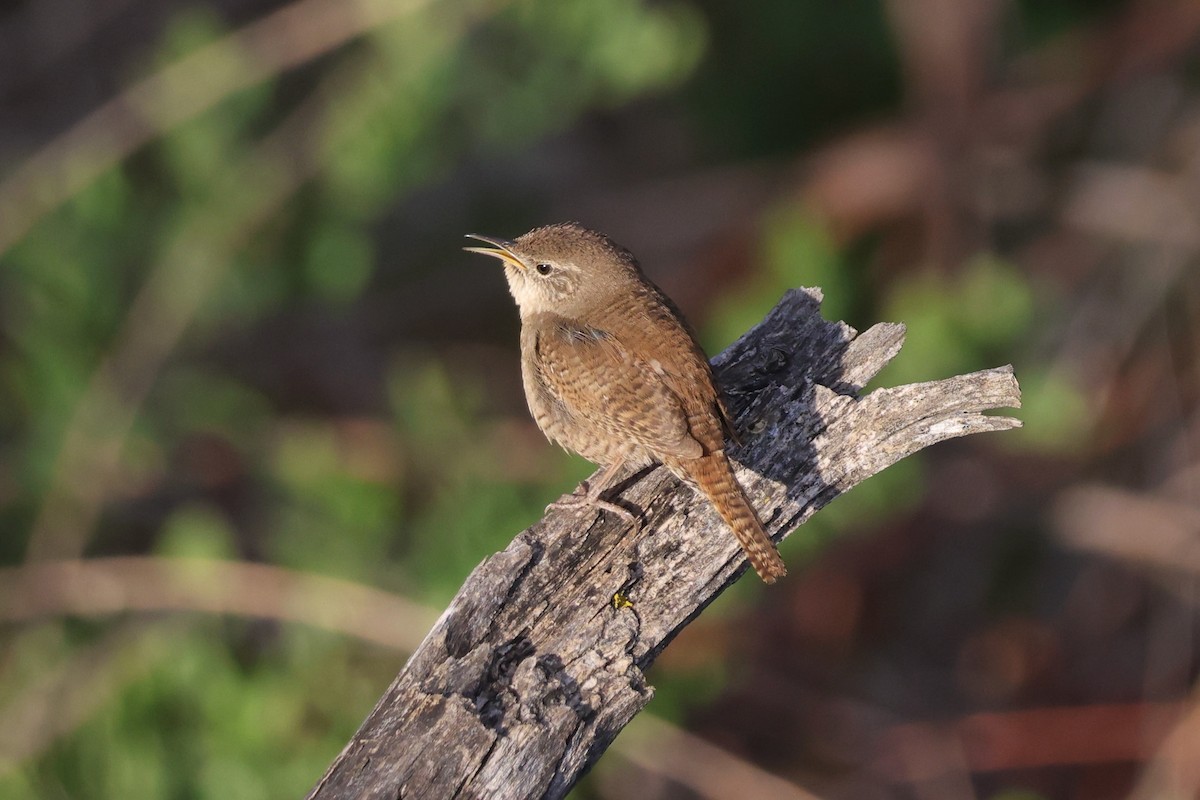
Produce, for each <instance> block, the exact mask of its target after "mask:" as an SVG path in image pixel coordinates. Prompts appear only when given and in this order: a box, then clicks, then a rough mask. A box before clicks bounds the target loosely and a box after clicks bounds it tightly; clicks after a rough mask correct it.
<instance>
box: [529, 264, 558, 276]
mask: <svg viewBox="0 0 1200 800" xmlns="http://www.w3.org/2000/svg"><path fill="white" fill-rule="evenodd" d="M534 269H536V270H537V271H538V275H549V274H550V273H551V272H553V271H554V267H552V266H550V265H549V264H547V263H546V262H545V261H543V262H541V263H540V264H538V265H536V266H535V267H534Z"/></svg>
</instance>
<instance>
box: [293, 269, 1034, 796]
mask: <svg viewBox="0 0 1200 800" xmlns="http://www.w3.org/2000/svg"><path fill="white" fill-rule="evenodd" d="M821 297H822V296H821V293H820V290H818V289H799V290H793V291H791V292H789V293H788V294H787V295H786V296H785V297H784V298H783V300H782V301H781V302H780V303H779V305H778V306H776V307H775V309H774V310H773V311H771V313H770V314H769V315H768V316H767V318H766V319H765V320H763V322H762V323H760V324H759V325H757V326H756V327H755V328H754V329H753V330H751V331H750V332H748V333H747V334H746V335H745V336H743V337H742V338H741V339H740V340H738V341H737V342H736V343H735V344H733V345H732V346H731V347H730V348H729V349H728V350H726V351H725V352H724V353H722V354H721V355H720V356H718V357H717V358H715V359H714V360H713V365H714V369H715V371H716V374H717V377H718V379H719V380H720V381H721V383H722V385H723V386H724V387H725V391H726V393H727V394H728V396H729V399H730V406H731V410H732V412H733V415H734V417H735V419H736V421H737V426H738V429H739V432H740V434H741V439H742V442H743V444H742V446H740V447H736V446H735V447H732V448H731V449H730V455H731V456H732V457H733V458H734V459H735V460H736V461H737V462H739V464H740V465H742V466H740V467H739V469H738V477H739V479H740V480H741V482H742V484H743V485H744V486H745V487H746V490H747V493H748V495H749V496H750V498H751V500H752V501H753V502H754V504H755V506H756V508H757V509H758V511H759V514H760V516H761V517H762V519H763V522H764V524H765V525H766V528H767V531H768V532H769V533H770V534H771V535H772V536H773V537H774V538H775V539H776V540H779V539H781V538H782V537H784V536H786V535H788V534H789V533H791V532H792V531H793V530H795V529H796V527H797V526H799V525H801V524H802V523H803V522H804V521H805V520H806V519H808V518H809V517H810V516H811V515H812V514H813V513H814V512H816V511H817V510H818V509H820V508H821V507H822V506H824V505H825V504H826V503H828V502H829V501H830V500H832V499H833V498H834V497H836V496H837V495H839V494H841V493H842V492H845V491H847V490H849V489H850V488H851V487H853V486H854V485H856V484H858V483H860V482H861V481H863V480H864V479H866V478H868V477H870V476H871V475H874V474H875V473H877V472H879V471H880V470H882V469H884V468H885V467H887V466H888V465H890V464H893V463H895V462H896V461H898V460H900V459H901V458H904V457H905V456H907V455H910V454H911V453H914V452H916V451H918V450H920V449H922V448H924V447H927V446H929V445H931V444H934V443H935V442H939V441H943V440H945V439H950V438H954V437H958V436H966V435H968V434H972V433H981V432H984V431H998V430H1005V429H1008V428H1014V427H1017V426H1019V425H1020V423H1019V421H1017V420H1015V419H1012V418H1010V417H1002V416H987V415H985V414H984V413H983V412H985V411H988V410H990V409H996V408H1014V407H1018V406H1019V405H1020V389H1019V388H1018V386H1017V382H1016V379H1015V378H1014V376H1013V372H1012V368H1011V367H1000V368H997V369H991V370H984V371H981V372H976V373H972V374H970V375H963V376H958V377H954V378H949V379H946V380H939V381H931V382H928V383H921V384H913V385H909V386H901V387H896V388H890V389H877V390H875V391H872V392H870V393H869V394H866V395H865V396H861V397H860V396H859V394H858V393H859V392H860V390H861V389H862V387H863V386H864V384H866V383H867V381H869V380H870V379H871V378H872V377H873V376H874V375H875V374H876V373H878V371H879V370H880V369H881V368H882V367H883V366H884V365H885V364H887V363H888V361H890V360H891V359H892V358H893V357H894V356H895V355H896V353H897V352H898V351H899V349H900V346H901V344H902V343H903V339H904V327H903V326H902V325H897V324H886V323H885V324H880V325H876V326H874V327H872V328H871V329H870V330H868V331H866V332H865V333H863V334H861V335H859V334H857V332H856V331H854V330H853V329H852V328H850V327H849V326H847V325H845V324H844V323H831V322H826V321H824V320H823V319H821V317H820V301H821ZM624 487H625V488H624V489H623V491H622V492H621V494H620V495H619V498H620V500H621V501H622V502H624V503H627V504H630V505H632V506H636V507H637V508H640V509H642V510H643V513H644V518H645V524H644V525H643V526H642V528H641V530H640V531H636V532H633V531H631V530H630V529H629V526H628V523H626V522H624V521H622V520H621V519H619V518H617V517H616V516H615V515H610V514H604V515H600V516H597V515H596V514H594V513H586V514H579V513H577V512H576V511H574V510H563V511H551V513H550V514H548V515H547V516H546V517H545V518H543V519H542V520H541V521H539V522H537V523H535V524H534V525H533V526H531V527H530V528H528V529H526V530H524V531H522V532H520V533H519V534H517V536H516V538H514V539H513V541H512V543H511V544H510V545H509V546H508V547H507V548H506V549H505V550H503V551H502V552H500V553H496V554H495V555H492V556H490V557H488V558H486V559H485V560H484V561H483V563H481V564H480V565H479V566H478V567H476V568H475V570H474V571H473V572H472V573H471V574H470V576H468V577H467V579H466V581H465V582H464V583H463V585H462V588H461V589H460V590H459V592H458V594H457V596H456V597H455V598H454V600H453V601H452V602H451V604H450V606H449V607H448V608H447V609H446V611H445V613H443V615H442V616H441V618H440V619H439V620H438V622H437V623H436V624H435V625H434V627H433V629H432V630H431V631H430V632H429V634H428V636H427V637H426V638H425V640H424V641H423V642H422V644H421V646H420V647H419V648H418V649H417V651H416V652H415V653H414V654H413V655H412V657H411V658H410V659H409V662H408V663H407V664H406V665H405V666H404V669H403V670H401V672H400V674H399V675H398V676H397V677H396V679H395V680H394V681H393V683H392V685H391V686H390V687H388V689H387V691H386V693H385V694H384V695H383V697H382V698H380V700H379V702H378V703H377V704H376V706H375V709H374V710H373V711H372V712H371V713H370V715H369V716H368V717H367V719H366V721H365V722H364V723H363V725H362V727H361V728H360V729H359V731H358V732H357V733H356V734H355V735H354V738H353V739H352V740H351V741H350V742H349V743H348V744H347V745H346V747H345V749H344V750H343V751H342V753H341V754H340V755H339V756H338V757H337V759H336V760H335V761H334V762H333V764H332V765H331V766H330V768H329V770H328V772H327V773H326V774H325V776H324V777H323V778H322V779H321V780H320V782H319V783H318V784H317V785H316V787H315V788H314V789H313V791H312V792H311V794H310V795H309V797H311V798H314V799H317V798H319V799H320V800H334V799H335V798H338V799H340V798H389V800H392V799H394V798H404V797H413V798H442V797H472V798H474V797H481V798H482V797H486V798H532V797H549V798H557V797H562V796H563V795H565V794H566V793H567V791H568V790H569V789H570V788H571V786H572V785H574V783H575V781H576V780H577V779H578V778H579V776H580V775H581V774H582V773H583V772H584V771H585V770H586V769H587V768H588V766H589V765H591V764H592V763H593V762H594V761H596V759H598V758H599V757H600V755H601V754H602V753H603V752H604V750H605V748H607V747H608V745H609V744H610V743H611V742H612V740H613V738H614V737H615V736H616V735H617V733H618V732H620V730H621V728H622V727H624V726H625V724H626V723H628V722H629V720H630V719H632V718H633V716H634V715H635V714H637V713H638V711H640V710H641V709H642V708H643V707H645V705H646V704H647V703H649V702H650V700H651V698H652V697H653V694H654V692H653V689H652V687H650V686H649V685H648V684H647V683H646V680H645V671H646V669H647V668H648V667H649V666H650V664H651V663H653V661H654V659H655V657H656V656H657V655H658V654H659V653H660V652H661V651H662V650H663V648H664V647H666V646H667V644H668V643H669V642H670V641H671V639H672V638H673V637H674V636H675V634H677V633H678V632H679V631H680V630H681V629H682V628H683V626H685V625H687V624H688V622H690V621H691V620H692V619H693V618H695V617H696V616H697V615H698V614H699V613H700V612H701V611H702V610H703V609H704V608H705V607H706V606H707V605H708V604H709V603H710V602H712V600H713V599H714V598H715V597H716V596H717V595H718V594H720V593H721V592H722V591H723V590H724V589H725V588H726V587H728V586H729V585H730V584H731V583H732V582H733V581H735V580H737V578H738V577H739V576H740V575H741V574H742V573H743V572H744V571H745V569H746V561H745V558H744V556H743V555H742V553H741V550H740V548H739V547H738V545H737V542H736V541H735V540H734V538H733V537H732V536H730V535H729V532H728V530H727V529H726V528H725V526H724V523H722V522H721V520H720V519H719V518H718V517H717V515H716V513H715V512H714V511H713V510H712V509H711V507H709V506H708V504H707V503H705V502H703V501H702V500H701V499H699V498H697V497H696V496H695V495H694V494H693V493H692V492H691V490H689V489H688V488H687V487H685V486H682V485H681V484H680V483H679V482H678V481H677V480H676V479H675V478H674V477H672V476H671V475H670V474H669V473H668V472H667V471H666V470H665V469H662V468H654V469H650V470H643V471H642V472H641V473H639V474H637V475H634V476H630V478H629V479H628V480H626V481H625V484H624ZM768 591H770V590H768ZM618 593H619V594H620V595H622V596H623V597H625V598H628V600H629V601H630V603H631V605H626V604H624V603H614V602H613V598H614V595H617V594H618Z"/></svg>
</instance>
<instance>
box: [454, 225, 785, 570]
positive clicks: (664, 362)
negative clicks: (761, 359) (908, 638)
mask: <svg viewBox="0 0 1200 800" xmlns="http://www.w3.org/2000/svg"><path fill="white" fill-rule="evenodd" d="M470 238H473V239H478V240H480V241H482V242H486V243H487V244H489V245H491V247H468V248H466V249H467V250H469V251H471V252H474V253H483V254H485V255H489V256H495V257H496V258H499V259H500V260H501V261H502V262H504V274H505V277H507V278H508V288H509V290H510V291H511V292H512V295H513V297H514V298H516V301H517V305H518V306H519V307H520V311H521V376H522V379H523V382H524V384H525V396H526V398H527V399H528V401H529V410H530V411H531V412H532V413H533V418H534V420H536V421H537V424H538V427H539V428H541V429H542V432H543V433H545V434H546V437H547V438H549V439H550V440H551V441H552V442H556V443H558V444H559V445H562V446H563V447H564V448H566V449H567V450H571V451H573V452H576V453H578V454H579V455H581V456H583V457H584V458H586V459H588V460H589V461H592V462H594V463H596V464H600V465H604V467H605V469H604V471H603V473H602V474H601V477H600V479H599V480H597V481H596V482H595V483H594V484H593V485H591V486H589V487H587V493H586V495H585V496H584V497H583V498H582V499H581V500H579V501H578V502H582V503H587V504H592V505H598V506H600V507H602V508H606V509H609V510H611V511H616V512H617V513H623V514H624V515H625V516H632V515H631V514H629V512H628V511H627V510H626V509H624V508H623V507H621V506H617V505H615V504H613V503H609V502H606V501H604V500H602V499H601V498H600V495H601V493H602V491H603V490H604V489H605V488H606V485H607V484H608V483H609V482H611V481H612V479H613V478H614V477H615V476H616V474H617V473H618V472H619V471H620V469H621V468H622V467H623V466H645V465H647V464H649V463H651V462H654V461H658V462H661V463H662V464H663V465H664V466H666V467H667V469H669V470H671V472H673V473H674V474H675V475H677V476H678V477H679V478H681V479H682V480H684V481H685V482H686V483H688V484H690V485H691V486H692V487H693V488H695V489H697V490H698V491H700V492H701V493H702V494H704V496H705V497H707V498H708V499H709V500H710V501H711V502H712V504H713V506H715V507H716V510H717V512H718V513H720V515H721V517H722V518H723V519H724V520H725V522H726V523H727V524H728V525H729V527H730V528H731V529H732V530H733V533H734V535H735V536H737V539H738V541H739V542H740V543H741V545H742V548H743V549H744V550H745V551H746V556H747V557H748V558H749V559H750V563H751V564H752V565H753V566H754V569H755V570H756V571H757V572H758V574H759V576H760V577H761V578H762V579H763V580H764V581H766V582H767V583H774V582H775V579H776V578H778V577H780V576H782V575H785V574H786V572H787V570H786V569H785V568H784V565H783V559H781V558H780V557H779V552H778V551H777V550H776V549H775V545H774V543H772V541H771V539H770V538H769V537H768V536H767V534H766V531H764V530H763V526H762V522H760V521H759V519H758V515H757V514H756V513H755V512H754V508H753V507H752V506H751V505H750V501H749V500H748V499H747V498H746V493H745V492H744V491H743V490H742V487H741V485H739V484H738V482H737V479H736V478H735V477H734V474H733V468H732V467H731V466H730V463H729V459H728V458H727V457H726V455H725V435H726V434H729V435H730V436H731V437H732V436H733V428H732V422H731V420H730V417H729V412H728V410H727V409H726V408H725V404H724V402H723V401H722V399H721V396H720V394H719V393H718V391H717V388H716V385H715V383H714V382H713V374H712V369H711V368H710V367H709V364H708V359H707V358H706V357H705V355H704V351H703V350H701V349H700V345H699V344H697V342H696V337H695V336H694V335H693V334H692V332H691V330H690V329H689V328H688V326H687V323H685V322H684V321H683V318H682V317H681V316H680V314H679V311H678V310H677V309H676V308H675V306H674V304H673V303H671V301H670V300H668V299H667V297H666V296H665V295H664V294H663V293H662V291H661V290H660V289H659V288H658V287H657V286H655V285H654V284H653V283H651V282H650V281H649V280H648V279H647V278H646V276H645V275H643V274H642V270H641V268H640V267H639V266H638V263H637V261H636V260H635V259H634V257H633V255H632V254H631V253H630V252H629V251H628V250H625V249H624V248H622V247H620V246H619V245H617V244H615V243H614V242H613V241H612V240H611V239H609V238H608V237H607V236H605V235H603V234H601V233H596V232H594V231H590V230H588V229H586V228H584V227H582V226H580V225H577V224H574V223H564V224H559V225H548V226H546V227H544V228H536V229H535V230H532V231H530V232H529V233H526V234H525V235H523V236H520V237H518V238H517V239H516V241H511V242H510V241H506V240H504V239H493V238H491V237H487V236H475V235H471V237H470Z"/></svg>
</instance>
